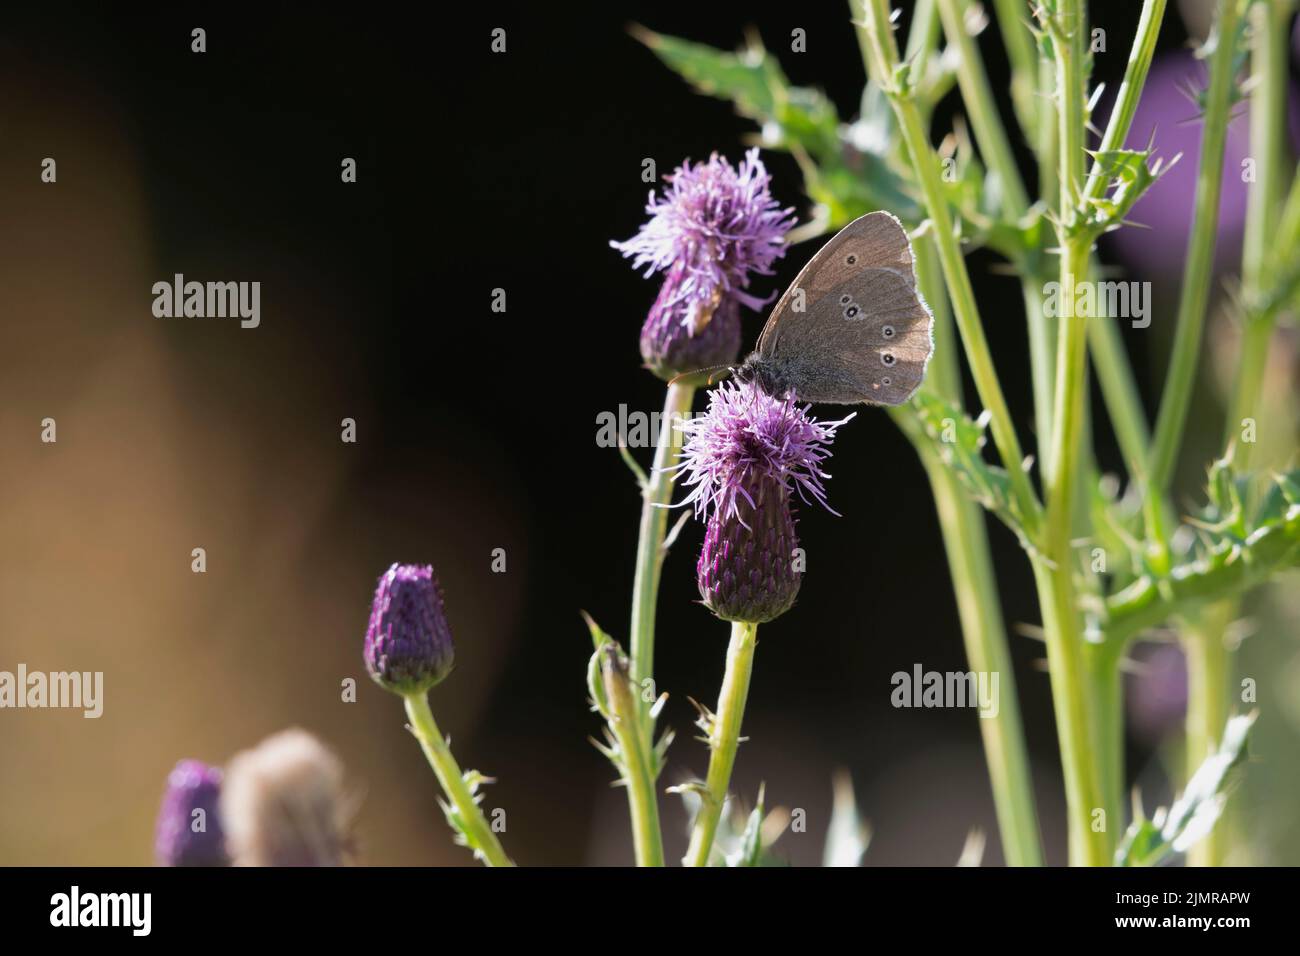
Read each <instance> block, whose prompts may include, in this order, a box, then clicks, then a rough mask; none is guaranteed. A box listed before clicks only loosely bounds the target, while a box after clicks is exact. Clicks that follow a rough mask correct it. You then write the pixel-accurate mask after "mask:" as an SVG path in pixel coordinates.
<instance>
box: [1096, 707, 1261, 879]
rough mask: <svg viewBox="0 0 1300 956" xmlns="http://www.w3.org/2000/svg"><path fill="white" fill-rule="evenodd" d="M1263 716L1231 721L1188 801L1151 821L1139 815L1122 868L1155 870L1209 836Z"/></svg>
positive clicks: (1124, 847) (1120, 854)
mask: <svg viewBox="0 0 1300 956" xmlns="http://www.w3.org/2000/svg"><path fill="white" fill-rule="evenodd" d="M1258 716H1259V712H1258V711H1252V712H1251V713H1249V714H1244V715H1240V716H1237V717H1232V718H1229V720H1228V723H1227V726H1226V727H1224V730H1223V743H1221V744H1220V745H1219V749H1218V751H1217V752H1216V753H1214V754H1211V755H1210V756H1209V757H1207V758H1206V760H1205V762H1204V763H1203V764H1201V766H1200V767H1199V768H1197V771H1196V773H1194V774H1192V779H1191V780H1189V781H1187V788H1186V789H1185V790H1184V791H1183V794H1182V796H1180V797H1179V798H1178V799H1177V800H1175V801H1174V803H1173V805H1172V806H1170V807H1169V808H1168V809H1165V808H1164V807H1161V808H1160V809H1159V810H1157V811H1156V812H1155V813H1154V814H1153V815H1152V818H1151V819H1150V820H1148V819H1145V816H1144V815H1143V814H1142V813H1141V812H1140V811H1138V812H1137V813H1135V814H1134V815H1135V817H1136V818H1137V819H1135V820H1134V821H1133V823H1132V824H1130V825H1129V828H1128V832H1127V833H1126V834H1125V835H1124V840H1123V841H1122V842H1121V843H1120V845H1119V849H1117V850H1116V851H1115V865H1116V866H1155V865H1156V864H1158V863H1160V862H1161V861H1162V860H1164V859H1165V858H1166V857H1167V856H1169V855H1170V854H1171V853H1184V852H1186V851H1187V849H1188V848H1189V847H1191V846H1193V845H1194V844H1195V843H1197V842H1198V841H1199V840H1200V839H1201V838H1202V837H1204V836H1205V835H1206V834H1208V833H1209V832H1210V831H1211V830H1212V829H1213V828H1214V825H1215V823H1216V822H1218V819H1219V817H1220V816H1221V815H1222V813H1223V808H1224V805H1225V804H1226V803H1227V800H1228V789H1229V783H1230V780H1231V775H1232V771H1233V770H1235V769H1236V768H1237V767H1238V766H1239V765H1240V764H1241V762H1242V761H1243V760H1244V759H1245V757H1246V743H1247V741H1248V740H1249V739H1250V731H1251V728H1253V727H1254V726H1255V720H1256V718H1257V717H1258Z"/></svg>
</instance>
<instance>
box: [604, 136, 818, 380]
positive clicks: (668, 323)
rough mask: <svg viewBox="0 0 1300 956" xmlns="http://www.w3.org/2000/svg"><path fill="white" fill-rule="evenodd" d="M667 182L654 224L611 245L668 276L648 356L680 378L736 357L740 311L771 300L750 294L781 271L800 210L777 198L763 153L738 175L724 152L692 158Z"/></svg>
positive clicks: (654, 203) (653, 201)
mask: <svg viewBox="0 0 1300 956" xmlns="http://www.w3.org/2000/svg"><path fill="white" fill-rule="evenodd" d="M664 178H665V180H666V181H667V182H668V184H669V185H668V188H667V189H665V190H664V194H663V196H662V197H660V198H656V197H655V195H654V193H653V192H651V194H650V200H649V202H648V203H647V205H646V212H647V213H649V214H650V219H649V221H647V222H646V223H645V224H644V225H643V226H642V227H641V230H640V231H639V232H638V233H637V234H636V235H635V236H634V237H632V238H631V239H629V240H627V241H625V242H613V243H611V245H612V246H613V247H614V248H615V249H618V250H619V251H620V252H622V253H623V255H624V256H627V257H631V258H632V264H633V266H634V268H638V269H639V268H641V267H642V266H645V270H646V271H645V274H646V276H647V277H649V276H651V275H653V274H654V273H656V272H664V273H667V275H666V278H665V281H664V284H663V286H662V288H661V289H660V292H659V296H658V298H657V299H656V300H655V304H654V307H653V308H652V309H651V310H650V315H649V317H648V318H647V319H646V322H645V325H644V327H643V328H642V331H641V355H642V358H643V359H645V363H646V365H647V366H648V367H649V368H650V369H651V370H652V371H654V372H655V374H656V375H659V376H660V377H661V378H672V377H673V376H674V375H676V374H678V373H680V372H683V371H693V370H695V369H699V368H703V367H705V366H708V365H725V364H729V363H730V362H733V361H735V359H736V356H737V354H738V352H739V347H740V329H739V319H738V316H739V306H740V305H747V306H749V307H750V308H751V309H757V308H759V307H761V306H762V305H763V304H764V302H765V300H763V299H759V298H757V297H755V296H753V295H751V294H750V293H749V292H747V291H746V290H747V289H748V288H749V281H750V278H751V276H753V275H771V274H772V264H773V263H774V262H775V261H776V260H777V259H778V258H780V257H781V256H782V255H784V254H785V234H786V232H787V231H788V230H789V229H790V227H791V226H792V225H793V224H794V213H793V210H792V209H781V208H780V206H779V204H778V203H777V202H776V200H775V199H773V198H772V194H771V191H770V184H771V177H770V176H769V175H768V173H767V170H766V169H765V168H764V166H763V162H762V160H760V159H759V158H758V150H757V149H756V148H755V149H752V150H750V151H749V152H748V153H747V154H746V155H745V159H744V160H743V161H742V162H741V164H740V167H739V168H738V169H737V168H736V167H734V166H732V165H731V163H730V162H728V161H727V160H726V159H725V158H724V157H720V156H718V155H717V154H716V153H714V154H713V155H712V156H710V157H709V161H708V162H707V163H697V164H695V165H691V163H690V162H689V161H687V162H685V163H683V164H682V165H681V166H679V167H678V168H677V169H676V170H675V171H674V172H673V173H671V174H670V175H668V176H666V177H664ZM715 319H716V320H718V321H719V322H720V327H719V328H717V329H714V328H713V321H714V320H715ZM733 341H734V345H733Z"/></svg>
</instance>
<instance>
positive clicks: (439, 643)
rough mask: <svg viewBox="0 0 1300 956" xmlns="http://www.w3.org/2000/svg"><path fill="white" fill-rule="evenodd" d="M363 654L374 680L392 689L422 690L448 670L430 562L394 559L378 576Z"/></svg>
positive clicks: (447, 633)
mask: <svg viewBox="0 0 1300 956" xmlns="http://www.w3.org/2000/svg"><path fill="white" fill-rule="evenodd" d="M365 659H366V670H367V671H368V672H369V673H370V676H371V677H372V678H374V680H375V682H376V683H377V684H379V685H380V686H381V687H384V688H385V689H387V690H390V691H392V692H393V693H395V694H416V693H424V692H425V691H427V690H428V689H429V688H430V687H433V686H434V685H435V684H437V683H439V682H441V681H442V679H443V678H444V677H446V676H447V675H448V674H449V673H450V672H451V668H452V663H453V662H454V659H455V649H454V648H453V646H452V642H451V629H450V628H449V627H448V626H447V617H446V614H445V613H444V612H443V604H442V591H441V589H440V588H439V586H438V581H437V579H436V578H435V577H434V576H433V567H432V566H431V565H427V564H424V565H419V564H394V565H393V566H392V567H391V568H389V569H388V571H387V572H385V574H384V576H383V577H381V578H380V579H379V586H378V587H377V588H376V589H375V599H374V603H373V604H372V605H371V610H370V626H369V627H368V628H367V629H366V640H365Z"/></svg>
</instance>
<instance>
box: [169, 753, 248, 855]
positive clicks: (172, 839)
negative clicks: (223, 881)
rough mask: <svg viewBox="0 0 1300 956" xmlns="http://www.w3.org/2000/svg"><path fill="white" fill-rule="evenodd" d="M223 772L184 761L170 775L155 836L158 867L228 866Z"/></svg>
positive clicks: (190, 761)
mask: <svg viewBox="0 0 1300 956" xmlns="http://www.w3.org/2000/svg"><path fill="white" fill-rule="evenodd" d="M220 799H221V770H220V768H218V767H210V766H208V765H207V764H205V763H203V761H201V760H182V761H181V762H180V763H178V764H177V765H176V767H175V769H174V770H172V772H171V773H170V774H168V776H167V791H166V793H164V794H163V802H162V809H161V810H160V811H159V812H158V824H157V827H156V829H155V836H154V857H155V859H157V861H158V865H159V866H229V865H230V858H229V857H228V856H227V855H226V844H225V834H224V833H223V832H222V828H221V814H220V811H219V809H218V806H219V802H220Z"/></svg>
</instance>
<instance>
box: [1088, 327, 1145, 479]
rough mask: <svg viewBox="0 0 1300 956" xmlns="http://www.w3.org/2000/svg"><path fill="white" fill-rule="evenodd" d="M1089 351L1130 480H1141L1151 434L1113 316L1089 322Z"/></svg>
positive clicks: (1143, 475) (1131, 368)
mask: <svg viewBox="0 0 1300 956" xmlns="http://www.w3.org/2000/svg"><path fill="white" fill-rule="evenodd" d="M1088 348H1089V351H1090V352H1091V354H1092V366H1093V368H1094V369H1095V370H1096V372H1097V381H1098V382H1099V383H1100V385H1101V397H1102V401H1104V402H1105V403H1106V413H1107V414H1108V415H1109V416H1110V423H1111V426H1112V427H1113V428H1114V429H1115V439H1116V441H1118V442H1119V449H1120V452H1121V453H1122V454H1123V455H1124V462H1125V464H1126V465H1127V467H1128V473H1129V479H1130V480H1133V481H1141V480H1143V479H1144V478H1145V476H1146V456H1147V451H1148V450H1149V449H1150V447H1151V435H1150V430H1149V429H1148V427H1147V420H1146V415H1145V414H1143V412H1142V398H1141V396H1140V395H1138V390H1137V383H1136V382H1135V381H1134V380H1133V367H1132V366H1131V365H1130V364H1129V361H1128V356H1127V355H1126V354H1125V352H1124V343H1123V342H1122V341H1121V340H1120V333H1119V325H1118V324H1117V323H1116V321H1115V319H1114V318H1113V317H1112V316H1109V315H1094V316H1093V317H1092V318H1091V319H1090V320H1089V321H1088Z"/></svg>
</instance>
